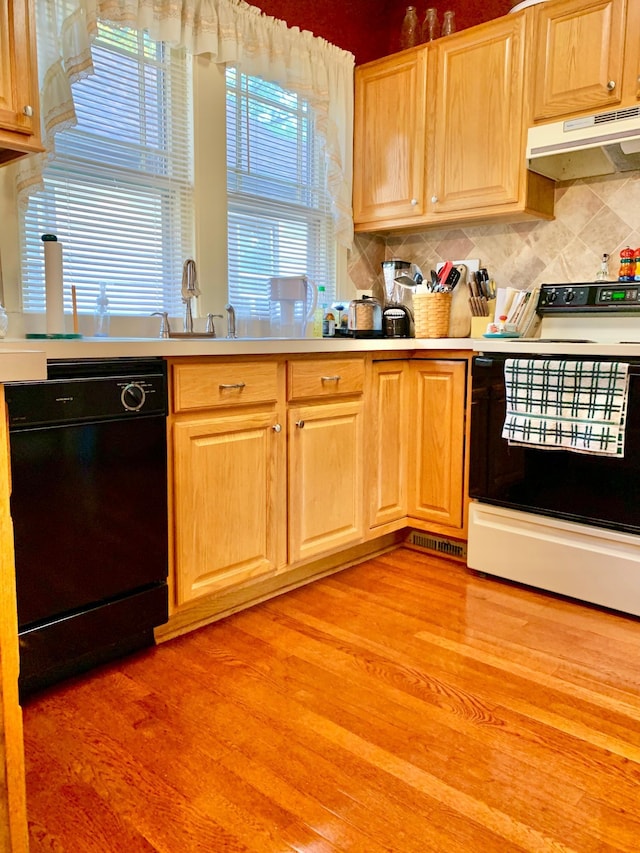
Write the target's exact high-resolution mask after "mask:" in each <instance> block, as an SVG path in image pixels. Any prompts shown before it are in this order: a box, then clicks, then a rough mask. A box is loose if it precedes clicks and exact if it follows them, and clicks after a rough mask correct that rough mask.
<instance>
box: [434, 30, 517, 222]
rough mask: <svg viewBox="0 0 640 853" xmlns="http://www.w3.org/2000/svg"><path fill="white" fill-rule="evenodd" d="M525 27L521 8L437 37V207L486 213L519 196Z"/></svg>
mask: <svg viewBox="0 0 640 853" xmlns="http://www.w3.org/2000/svg"><path fill="white" fill-rule="evenodd" d="M524 28H525V18H524V13H520V14H516V15H508V16H506V17H504V18H500V19H498V20H496V21H491V22H490V23H488V24H485V25H482V26H479V27H474V28H472V29H471V30H468V31H466V32H465V31H463V32H461V33H457V34H456V35H454V36H450V37H448V38H447V39H442V40H441V41H440V42H437V68H438V71H437V94H436V121H435V127H434V138H433V154H432V157H431V159H430V174H429V185H430V186H431V187H432V188H433V191H432V195H431V198H430V203H431V207H432V210H433V212H434V213H438V214H445V213H451V212H456V211H468V210H469V209H473V210H474V211H482V210H483V209H485V208H488V207H492V206H495V205H506V204H515V203H517V202H518V201H519V199H520V197H521V194H522V192H523V189H522V188H523V185H524V175H525V172H526V169H525V156H524V155H525V127H524V97H525V89H524Z"/></svg>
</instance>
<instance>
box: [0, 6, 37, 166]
mask: <svg viewBox="0 0 640 853" xmlns="http://www.w3.org/2000/svg"><path fill="white" fill-rule="evenodd" d="M33 20H34V16H33V13H32V10H31V5H30V2H29V0H3V2H2V3H1V4H0V165H2V164H3V163H8V162H10V161H11V160H14V159H15V158H16V157H22V156H23V155H24V154H32V153H34V152H37V151H42V146H41V145H40V131H39V119H38V89H37V80H38V76H37V73H36V51H35V32H34V29H33Z"/></svg>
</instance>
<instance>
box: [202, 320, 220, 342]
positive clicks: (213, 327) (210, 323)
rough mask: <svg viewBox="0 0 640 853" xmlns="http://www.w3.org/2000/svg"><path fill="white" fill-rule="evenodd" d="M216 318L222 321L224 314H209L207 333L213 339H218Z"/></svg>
mask: <svg viewBox="0 0 640 853" xmlns="http://www.w3.org/2000/svg"><path fill="white" fill-rule="evenodd" d="M214 317H220V319H221V320H222V314H207V326H206V329H205V332H206V333H207V334H208V335H211V337H213V338H215V337H216V324H215V323H214V322H213V318H214Z"/></svg>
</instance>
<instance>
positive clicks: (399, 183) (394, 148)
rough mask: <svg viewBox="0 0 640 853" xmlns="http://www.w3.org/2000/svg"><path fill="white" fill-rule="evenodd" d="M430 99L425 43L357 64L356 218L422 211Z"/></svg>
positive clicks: (372, 219) (415, 215)
mask: <svg viewBox="0 0 640 853" xmlns="http://www.w3.org/2000/svg"><path fill="white" fill-rule="evenodd" d="M426 100H427V49H426V47H421V48H413V49H411V50H407V51H403V52H402V53H401V54H398V55H397V56H392V57H387V58H385V59H380V60H377V61H375V62H371V63H368V64H367V65H364V66H360V67H358V68H356V71H355V124H354V151H355V157H354V175H353V206H354V219H355V221H356V223H358V222H375V221H379V220H393V219H403V220H411V219H416V218H420V217H422V216H424V214H425V198H426V196H425V169H424V164H425V160H424V156H425V147H426V136H425V130H426V121H427V104H426Z"/></svg>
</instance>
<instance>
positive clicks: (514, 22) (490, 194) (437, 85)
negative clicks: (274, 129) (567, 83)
mask: <svg viewBox="0 0 640 853" xmlns="http://www.w3.org/2000/svg"><path fill="white" fill-rule="evenodd" d="M528 20H529V19H528V17H527V16H526V15H525V14H524V12H521V13H518V14H514V15H506V16H504V17H503V18H498V19H496V20H494V21H490V22H488V23H486V24H481V25H479V26H477V27H471V28H470V29H468V30H464V31H462V32H460V33H456V34H454V35H453V36H448V37H447V38H443V39H438V40H436V41H435V42H433V43H431V44H429V45H423V46H422V47H421V48H414V49H412V50H411V51H404V52H402V53H399V54H396V55H395V56H392V57H388V58H387V59H385V60H384V61H378V62H375V63H369V64H368V65H364V66H361V67H360V68H358V69H356V101H355V103H356V118H355V123H356V134H355V142H354V151H355V156H354V162H355V172H354V217H355V227H356V231H373V230H391V229H396V228H398V229H399V228H401V229H412V230H413V229H416V228H418V227H420V228H429V227H441V226H442V225H443V224H446V223H447V222H463V221H464V222H475V221H478V220H483V219H487V218H492V219H525V218H531V217H538V218H539V217H543V218H552V217H553V192H554V184H553V182H552V181H550V180H549V179H547V178H544V177H542V176H540V175H536V174H534V173H531V172H529V171H528V170H527V169H526V162H525V148H526V124H527V123H528V120H529V113H530V106H529V88H528V81H529V76H528V74H529V67H528V64H527V61H526V49H525V42H526V39H527V37H528V35H529V33H528ZM407 63H413V73H412V76H410V77H408V76H407V75H409V71H408V70H407ZM416 66H417V67H419V68H420V73H418V72H417V71H416V70H415V67H416ZM425 67H426V71H423V70H422V69H423V68H425ZM396 69H397V73H395V72H396ZM420 81H422V83H423V85H424V83H425V82H427V81H428V85H427V87H426V99H425V91H424V90H423V89H420V88H419V87H417V83H419V82H420ZM425 110H426V112H425ZM407 130H408V133H409V134H410V135H408V134H407Z"/></svg>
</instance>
